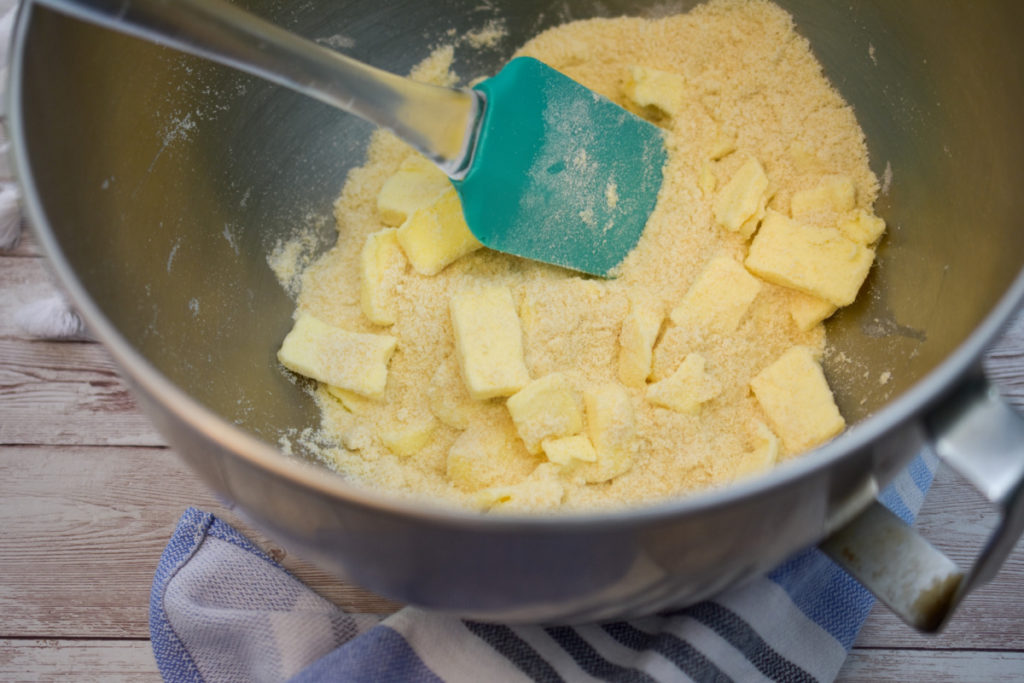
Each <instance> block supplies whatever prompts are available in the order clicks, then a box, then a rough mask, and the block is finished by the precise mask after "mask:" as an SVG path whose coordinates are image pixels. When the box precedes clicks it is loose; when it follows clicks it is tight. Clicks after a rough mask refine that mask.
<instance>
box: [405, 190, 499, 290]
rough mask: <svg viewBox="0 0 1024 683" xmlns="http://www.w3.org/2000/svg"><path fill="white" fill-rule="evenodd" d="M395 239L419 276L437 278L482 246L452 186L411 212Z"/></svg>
mask: <svg viewBox="0 0 1024 683" xmlns="http://www.w3.org/2000/svg"><path fill="white" fill-rule="evenodd" d="M397 237H398V243H399V244H400V245H402V250H403V251H405V255H406V257H407V258H408V259H409V263H411V264H412V267H413V268H415V269H416V272H418V273H420V274H422V275H436V274H438V273H440V272H441V271H442V270H444V268H445V266H447V265H448V264H450V263H452V262H454V261H456V260H457V259H460V258H462V257H463V256H465V255H466V254H471V253H473V252H474V251H476V250H477V249H479V248H480V247H482V246H483V245H482V244H480V242H479V241H477V239H476V237H473V233H472V232H470V231H469V226H467V225H466V219H465V218H464V217H463V215H462V204H461V203H460V202H459V195H458V194H457V193H456V192H455V188H453V187H450V188H448V189H447V190H445V191H444V192H443V193H441V195H440V196H439V197H438V198H437V199H436V200H435V201H434V202H433V203H432V204H428V205H427V206H424V207H422V208H420V209H417V210H416V211H414V212H413V213H412V215H411V216H409V218H408V219H407V220H406V221H405V222H404V223H403V224H402V227H400V228H399V229H398V233H397Z"/></svg>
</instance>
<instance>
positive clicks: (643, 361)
mask: <svg viewBox="0 0 1024 683" xmlns="http://www.w3.org/2000/svg"><path fill="white" fill-rule="evenodd" d="M664 317H665V314H664V312H663V311H662V307H661V304H660V303H659V302H658V301H655V300H654V298H653V297H643V296H634V297H632V298H631V299H630V303H629V313H628V314H627V315H626V317H625V319H624V320H623V321H622V330H621V331H620V332H619V380H620V381H621V382H622V383H623V384H625V385H626V386H629V387H642V386H644V384H645V383H646V381H647V377H648V375H650V374H651V359H652V357H653V351H652V350H653V348H654V342H655V341H657V339H658V332H660V331H661V323H662V321H663V320H664Z"/></svg>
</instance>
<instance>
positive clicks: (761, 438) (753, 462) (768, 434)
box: [733, 420, 779, 478]
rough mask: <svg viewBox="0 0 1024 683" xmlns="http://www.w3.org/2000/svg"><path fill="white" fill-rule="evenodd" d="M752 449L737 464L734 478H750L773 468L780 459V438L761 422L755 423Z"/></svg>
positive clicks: (756, 421)
mask: <svg viewBox="0 0 1024 683" xmlns="http://www.w3.org/2000/svg"><path fill="white" fill-rule="evenodd" d="M751 441H752V444H751V449H750V450H749V451H747V452H746V453H744V454H743V456H742V458H741V459H740V461H739V462H738V463H736V468H735V469H734V470H733V476H734V477H736V478H740V477H749V476H751V475H754V474H758V473H760V472H764V471H765V470H767V469H769V468H771V466H772V465H774V464H775V463H776V462H777V461H778V459H779V437H777V436H775V433H774V432H773V431H772V430H771V429H769V428H768V425H766V424H765V423H764V422H761V421H760V420H755V421H754V433H753V435H752V439H751Z"/></svg>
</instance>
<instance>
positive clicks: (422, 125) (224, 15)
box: [34, 0, 482, 178]
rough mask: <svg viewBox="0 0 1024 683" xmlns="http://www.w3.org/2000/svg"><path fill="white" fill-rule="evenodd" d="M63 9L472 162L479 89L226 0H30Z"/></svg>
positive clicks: (456, 170)
mask: <svg viewBox="0 0 1024 683" xmlns="http://www.w3.org/2000/svg"><path fill="white" fill-rule="evenodd" d="M34 2H35V4H39V5H45V6H46V7H49V8H51V9H54V10H57V11H59V12H61V13H64V14H68V15H71V16H74V17H76V18H78V19H81V20H84V21H88V22H90V23H94V24H98V25H101V26H104V27H106V28H110V29H113V30H115V31H119V32H121V33H127V34H130V35H134V36H137V37H140V38H144V39H146V40H149V41H152V42H156V43H159V44H162V45H166V46H169V47H173V48H175V49H178V50H181V51H182V52H186V53H189V54H193V55H197V56H201V57H205V58H208V59H211V60H213V61H215V62H219V63H221V64H225V65H227V66H231V67H234V68H236V69H240V70H242V71H245V72H247V73H250V74H253V75H255V76H259V77H261V78H264V79H267V80H269V81H272V82H274V83H277V84H279V85H283V86H285V87H288V88H291V89H292V90H295V91H297V92H300V93H302V94H305V95H308V96H310V97H313V98H316V99H318V100H320V101H322V102H325V103H327V104H329V105H332V106H335V107H338V108H339V109H343V110H344V111H347V112H349V113H351V114H355V115H357V116H359V117H362V118H364V119H366V120H367V121H370V122H372V123H375V124H377V125H378V126H381V127H383V128H386V129H388V130H391V131H392V132H394V133H395V134H396V135H398V136H399V137H401V138H402V139H403V140H405V141H406V142H408V143H409V144H411V145H412V146H413V147H415V148H417V149H418V150H420V151H421V152H423V153H424V154H426V155H427V156H428V157H430V158H431V159H433V160H434V161H436V162H437V163H438V165H439V166H441V168H442V169H444V170H445V172H447V173H448V174H449V175H451V176H452V177H456V178H458V177H460V176H461V175H463V174H464V173H465V170H466V168H467V167H468V165H469V156H470V153H471V146H472V140H473V137H474V135H475V130H474V129H475V127H476V122H477V118H478V116H479V110H480V109H481V107H482V104H481V101H480V99H479V95H478V94H476V93H475V92H473V91H469V90H453V89H450V88H442V87H438V86H434V85H427V84H424V83H417V82H415V81H412V80H409V79H407V78H402V77H400V76H396V75H394V74H391V73H388V72H386V71H382V70H380V69H376V68H374V67H371V66H367V65H366V64H363V63H362V62H359V61H356V60H354V59H351V58H349V57H346V56H344V55H342V54H339V53H337V52H334V51H332V50H329V49H327V48H325V47H321V46H320V45H317V44H316V43H313V42H311V41H308V40H305V39H304V38H300V37H298V36H296V35H294V34H292V33H290V32H288V31H286V30H284V29H282V28H280V27H278V26H275V25H274V24H271V23H270V22H268V21H265V20H263V19H260V18H258V17H256V16H254V15H252V14H249V13H248V12H245V11H243V10H241V9H239V8H237V7H235V6H233V5H231V4H230V3H227V2H225V1H224V0H34Z"/></svg>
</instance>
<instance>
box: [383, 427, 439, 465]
mask: <svg viewBox="0 0 1024 683" xmlns="http://www.w3.org/2000/svg"><path fill="white" fill-rule="evenodd" d="M436 427H437V422H436V421H435V420H434V418H432V417H426V418H422V419H420V420H418V421H416V422H413V423H411V424H403V425H398V426H396V427H393V428H391V429H386V430H382V431H381V432H380V433H379V434H378V435H377V436H379V437H380V441H381V443H383V444H384V445H385V446H386V447H387V449H388V450H389V451H391V452H392V453H394V454H395V455H398V456H402V457H405V456H409V455H412V454H414V453H416V452H418V451H420V450H422V449H423V447H424V446H426V445H427V443H428V442H429V441H430V437H431V436H433V434H434V429H435V428H436Z"/></svg>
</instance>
